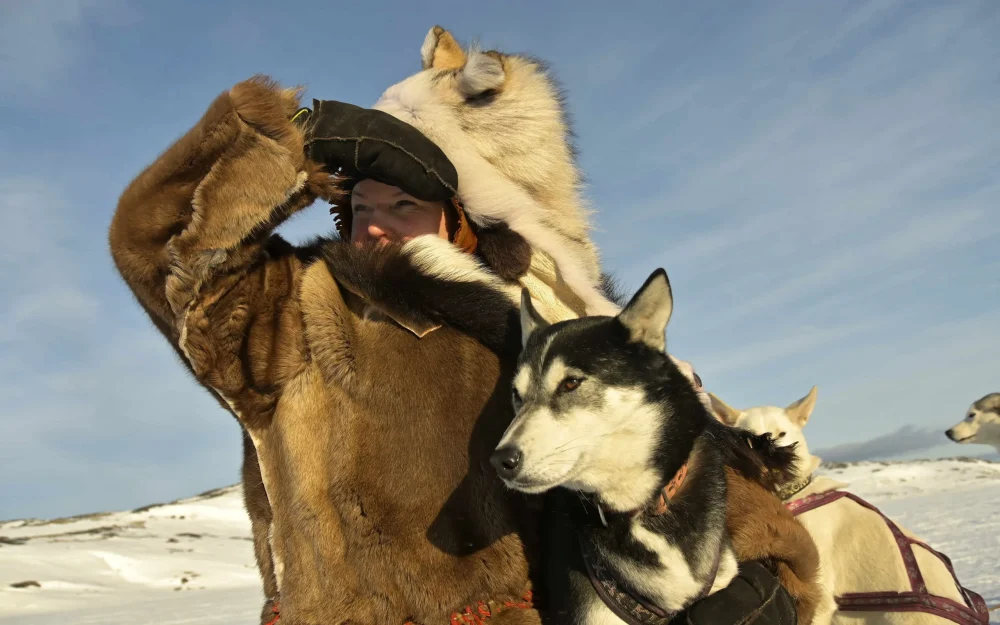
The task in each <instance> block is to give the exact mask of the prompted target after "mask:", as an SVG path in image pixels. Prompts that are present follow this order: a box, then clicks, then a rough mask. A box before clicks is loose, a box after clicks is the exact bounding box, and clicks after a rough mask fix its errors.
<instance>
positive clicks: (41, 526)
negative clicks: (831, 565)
mask: <svg viewBox="0 0 1000 625" xmlns="http://www.w3.org/2000/svg"><path fill="white" fill-rule="evenodd" d="M822 472H824V473H826V474H828V475H830V476H831V477H834V478H836V479H839V480H841V481H845V482H850V483H851V490H853V491H854V492H855V493H857V494H859V495H861V496H862V497H864V498H866V499H868V500H869V501H871V502H872V503H875V504H877V505H878V506H879V507H880V508H881V509H882V510H883V511H884V512H885V513H886V514H888V515H889V516H891V517H893V518H894V519H896V520H897V521H898V522H899V523H901V524H902V525H904V526H905V527H907V528H909V529H911V530H913V531H914V532H916V533H918V534H920V535H921V536H923V537H924V538H925V540H926V541H927V542H929V543H930V544H931V546H933V547H935V548H937V549H940V550H941V551H943V552H944V553H946V554H948V555H949V556H950V557H951V559H952V561H953V563H954V565H955V568H956V570H957V572H958V575H959V579H961V580H962V583H963V584H964V585H965V586H967V587H969V588H971V589H973V590H975V591H976V592H978V593H980V594H981V595H983V597H984V598H985V599H986V601H987V604H989V605H990V606H993V605H995V604H998V603H1000V463H993V462H986V461H982V460H933V461H913V462H902V463H876V462H865V463H858V464H850V465H842V466H831V467H825V468H824V469H823V471H822ZM261 600H262V596H261V591H260V583H259V581H258V578H257V570H256V567H255V565H254V560H253V549H252V543H251V542H250V524H249V522H248V521H247V518H246V513H245V512H244V510H243V504H242V500H241V497H240V491H239V489H238V488H236V487H229V488H224V489H220V490H217V491H212V492H210V493H206V494H203V495H199V496H197V497H192V498H191V499H186V500H183V501H178V502H175V503H172V504H167V505H162V506H153V507H150V508H147V509H144V510H143V509H140V510H137V511H132V512H113V513H105V514H94V515H86V516H81V517H74V518H70V519H58V520H53V521H34V520H28V521H9V522H5V523H0V625H7V624H14V623H16V624H17V625H67V624H74V625H97V624H100V625H145V624H150V625H153V624H155V625H180V624H191V625H194V624H197V625H248V624H252V623H256V622H257V617H258V614H259V610H260V605H261ZM993 615H994V616H993V622H995V623H1000V611H995V612H993Z"/></svg>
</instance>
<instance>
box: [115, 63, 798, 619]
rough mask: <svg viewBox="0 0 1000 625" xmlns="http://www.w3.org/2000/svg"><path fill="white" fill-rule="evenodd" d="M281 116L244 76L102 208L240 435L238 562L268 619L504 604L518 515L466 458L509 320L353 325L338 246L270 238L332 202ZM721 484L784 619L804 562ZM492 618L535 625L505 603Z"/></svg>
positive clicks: (486, 423)
mask: <svg viewBox="0 0 1000 625" xmlns="http://www.w3.org/2000/svg"><path fill="white" fill-rule="evenodd" d="M297 106H298V94H297V93H296V92H295V91H291V90H284V89H281V88H279V87H278V86H277V85H276V84H274V83H273V82H271V81H269V80H267V79H264V78H254V79H251V80H249V81H246V82H243V83H240V84H238V85H236V86H235V87H233V88H232V89H231V90H229V91H228V92H226V93H223V94H221V95H220V96H219V97H218V98H217V99H216V100H215V102H213V103H212V105H211V106H210V107H209V109H208V111H207V112H206V113H205V115H204V116H203V117H202V119H201V120H200V121H199V122H198V124H196V125H195V126H194V127H193V128H192V129H191V130H190V131H188V132H187V133H186V134H185V135H184V136H183V137H181V138H180V139H179V140H178V141H177V142H175V143H174V145H172V146H171V147H170V148H169V149H167V150H166V151H165V152H164V153H163V154H161V155H160V156H159V158H158V159H157V160H156V161H155V162H154V163H153V164H151V165H150V166H149V167H147V168H146V169H145V170H144V171H143V172H142V173H141V174H140V175H139V176H138V177H137V178H136V179H135V180H134V181H133V182H132V183H131V184H130V185H129V187H128V188H127V189H126V190H125V192H124V193H123V194H122V196H121V199H120V201H119V205H118V209H117V211H116V214H115V216H114V219H113V221H112V224H111V229H110V233H109V240H110V245H111V253H112V256H113V258H114V261H115V264H116V266H117V268H118V270H119V271H120V273H121V275H122V277H123V278H124V279H125V281H126V283H127V284H128V285H129V287H130V288H131V289H132V291H133V293H134V294H135V296H136V298H137V299H138V301H139V303H140V304H141V305H142V307H143V308H144V309H145V310H146V312H147V313H148V314H149V316H150V317H151V319H152V320H153V322H154V324H155V325H156V327H157V328H158V329H159V330H160V331H161V332H162V333H163V334H164V336H165V337H166V338H167V339H168V340H169V341H170V343H171V345H173V346H174V348H175V349H176V350H177V352H178V354H179V355H180V356H181V357H182V359H183V362H184V363H185V364H186V365H187V367H188V368H189V370H190V371H191V372H192V373H193V375H194V377H195V378H196V379H197V380H198V382H199V383H201V385H203V386H204V387H205V388H207V389H208V390H209V391H210V392H211V393H212V394H213V395H214V396H215V397H216V398H217V399H218V400H219V402H220V404H222V405H224V406H225V407H226V408H227V409H228V410H229V411H230V412H231V413H232V414H233V415H234V416H236V418H237V419H239V421H240V423H241V425H242V426H243V427H244V429H245V432H246V437H245V438H246V439H247V444H246V445H245V451H246V453H245V462H244V492H245V497H246V502H247V508H248V511H249V512H250V515H251V520H252V526H253V531H254V542H255V553H256V555H257V558H258V563H259V565H260V568H261V572H262V575H263V579H264V589H265V593H266V594H267V595H268V597H274V596H275V595H276V594H277V593H278V592H279V591H280V594H281V614H282V624H283V625H305V624H310V625H311V624H320V623H324V624H326V623H346V622H350V623H378V624H385V623H389V624H391V623H403V622H404V621H406V620H412V621H415V622H417V623H421V624H424V625H431V624H433V623H444V622H447V621H448V616H449V614H450V613H451V612H453V611H455V610H456V609H459V608H461V607H462V606H465V605H469V604H474V603H475V602H477V601H499V602H503V601H513V602H517V601H519V600H520V598H521V597H522V595H523V593H524V592H525V591H526V590H528V589H530V587H531V582H530V571H531V569H532V565H533V564H534V562H533V561H532V555H533V554H535V553H538V550H537V549H536V548H535V547H534V545H533V543H532V541H533V540H534V537H535V536H537V533H536V531H535V527H534V525H533V524H534V523H535V521H536V519H537V518H538V514H537V511H536V510H534V509H532V507H531V503H532V502H531V500H527V499H525V498H523V497H521V496H519V495H515V494H514V493H511V492H509V491H507V490H506V489H504V488H503V486H502V485H501V483H500V481H499V480H498V479H497V477H496V476H495V474H494V472H493V471H492V470H491V469H490V467H489V466H488V464H487V462H486V461H487V458H488V455H489V452H490V451H491V450H492V447H493V445H494V444H495V443H496V441H497V440H499V438H500V435H501V433H502V432H503V430H504V428H505V427H506V425H507V424H508V423H509V421H510V419H511V417H512V414H511V407H510V402H509V393H508V389H509V384H510V374H511V369H512V367H513V359H512V358H511V357H510V356H509V353H507V352H505V351H504V345H507V344H509V340H508V339H509V338H510V337H509V335H508V332H512V331H514V328H515V327H516V318H515V319H513V320H511V319H510V318H509V317H504V316H503V315H499V316H498V314H497V313H496V312H494V313H493V317H491V319H492V320H491V321H488V324H492V327H493V328H494V329H495V330H496V332H495V333H494V334H493V335H491V337H489V338H488V339H487V340H477V339H476V338H473V336H474V335H475V334H476V333H475V332H472V331H471V329H469V328H463V327H461V326H460V325H459V326H458V327H456V325H449V324H445V323H442V320H443V319H444V318H445V317H446V315H443V314H441V315H431V316H430V318H417V317H414V316H413V315H411V314H410V313H409V312H405V311H404V313H402V314H396V316H395V317H394V318H395V319H396V321H398V322H400V323H390V322H386V321H381V320H379V319H378V318H370V317H368V316H365V315H363V314H362V311H363V306H364V302H365V301H368V302H370V301H372V300H373V299H378V297H377V296H378V294H377V293H374V292H372V291H371V288H372V285H371V284H369V285H366V284H364V283H357V282H351V281H349V280H348V281H345V280H344V279H343V278H342V276H340V275H339V274H337V273H336V272H331V269H330V268H331V266H332V265H335V263H334V260H335V259H334V258H333V256H336V254H334V255H333V256H331V254H330V250H346V249H347V246H341V247H339V248H338V247H336V245H338V244H336V243H332V244H327V245H326V248H325V249H324V248H323V246H320V245H317V246H313V247H308V248H296V247H293V246H291V245H289V244H287V243H286V242H284V241H283V240H281V239H280V238H279V237H277V236H276V235H273V234H272V231H273V229H274V228H275V227H276V226H278V225H279V224H280V223H282V222H283V221H284V220H285V219H286V218H288V217H289V216H290V215H292V214H294V213H295V212H297V211H299V210H302V209H303V208H305V207H307V206H308V205H309V204H311V203H312V202H313V201H314V200H315V199H316V198H324V199H328V200H334V199H336V197H335V195H336V193H337V191H336V189H337V186H336V184H335V183H336V181H335V180H333V179H332V178H331V177H330V176H329V175H328V174H326V173H325V172H324V171H323V170H322V168H321V167H320V166H318V165H317V164H315V163H312V162H309V161H308V160H306V159H305V157H304V156H303V150H302V140H303V137H302V134H301V131H300V130H299V129H298V128H296V127H295V126H294V125H293V124H291V123H290V122H289V121H288V120H289V118H290V117H291V116H292V114H293V113H294V111H295V110H296V108H297ZM320 260H322V261H325V262H318V261H320ZM464 301H469V300H464ZM410 312H412V311H410ZM479 312H482V309H480V310H479ZM390 316H392V315H390ZM487 317H488V316H487ZM407 328H409V329H407ZM428 328H438V329H437V330H436V331H434V332H430V333H429V334H425V332H426V330H427V329H428ZM418 334H421V335H423V337H422V338H418V336H417V335H418ZM428 372H436V373H438V375H433V376H428V375H427V373H428ZM731 490H732V493H733V494H732V495H731V497H730V498H731V500H732V501H733V502H735V505H733V504H732V503H731V511H730V516H731V517H732V519H733V523H734V525H733V526H732V528H731V530H732V531H733V533H734V538H735V539H736V543H737V550H738V552H739V555H740V556H741V558H744V559H761V558H765V559H766V558H771V559H773V560H775V561H783V562H786V563H787V567H788V568H789V569H790V570H793V571H794V572H795V573H796V577H797V578H798V579H799V580H801V581H802V583H803V589H800V590H799V591H797V590H796V587H795V585H794V580H792V584H791V585H789V583H790V582H789V580H791V578H790V577H787V575H786V576H783V577H782V580H783V581H784V582H785V583H786V586H789V590H791V591H792V594H793V595H794V596H796V597H797V598H799V599H800V605H802V604H801V601H802V600H803V598H805V597H807V596H808V594H809V593H808V587H809V584H810V583H811V579H810V578H809V573H808V571H809V563H808V561H809V559H810V558H812V557H814V555H813V552H814V549H815V548H814V547H812V552H811V551H810V546H811V542H808V543H801V542H800V541H799V539H800V537H799V534H798V529H799V528H798V526H797V524H796V525H790V526H789V525H785V524H784V520H781V519H783V515H782V512H784V509H783V508H781V510H780V511H779V510H778V508H773V509H772V507H770V506H769V504H768V503H767V502H765V501H764V500H763V499H762V496H761V495H760V493H758V492H756V491H755V490H754V489H753V488H749V487H748V488H747V489H744V490H741V489H739V488H731ZM741 493H742V494H741ZM765 494H767V493H765ZM768 495H769V494H768ZM770 497H772V498H773V495H771V496H770ZM741 501H742V502H744V503H743V507H740V502H741ZM775 501H777V500H776V499H775ZM747 502H750V503H747ZM779 508H780V502H779ZM762 510H766V511H767V513H766V515H762V513H761V511H762ZM772 519H774V520H772ZM793 523H794V521H793ZM761 532H765V534H761ZM767 532H772V533H774V532H777V534H778V535H781V536H791V537H793V538H791V539H790V540H787V541H784V542H782V540H777V539H775V537H774V536H773V535H771V534H767ZM765 535H767V536H770V540H769V541H767V542H762V538H763V537H764V536H765ZM806 538H807V540H808V537H806ZM799 565H801V566H799ZM778 568H779V572H780V571H781V565H779V567H778ZM800 609H801V607H800ZM264 612H265V614H267V613H268V612H269V608H268V606H267V605H265V609H264ZM496 622H507V623H514V622H516V623H537V622H539V617H538V614H537V612H535V611H534V610H510V611H507V612H504V613H502V614H501V615H500V617H499V618H498V619H497V621H496ZM800 622H807V621H802V619H800Z"/></svg>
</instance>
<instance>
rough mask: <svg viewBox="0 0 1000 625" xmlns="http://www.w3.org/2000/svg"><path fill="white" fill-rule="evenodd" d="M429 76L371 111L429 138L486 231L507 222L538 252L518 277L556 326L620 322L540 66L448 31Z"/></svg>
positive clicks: (564, 125) (435, 45)
mask: <svg viewBox="0 0 1000 625" xmlns="http://www.w3.org/2000/svg"><path fill="white" fill-rule="evenodd" d="M421 61H422V66H423V69H422V71H420V72H418V73H416V74H414V75H412V76H410V77H408V78H406V79H405V80H403V81H401V82H399V83H397V84H395V85H393V86H391V87H389V88H388V89H387V90H386V91H385V92H384V93H383V94H382V96H381V97H380V98H379V100H378V102H376V104H375V105H374V107H373V108H375V109H377V110H381V111H384V112H386V113H388V114H390V115H392V116H394V117H396V118H397V119H400V120H401V121H404V122H406V123H408V124H410V125H412V126H414V127H416V128H417V129H419V130H420V131H421V132H422V133H424V134H425V135H426V136H427V137H428V138H429V139H430V140H431V141H433V142H435V143H436V144H437V145H438V146H440V148H441V149H442V150H443V151H444V153H445V154H446V155H447V157H448V159H449V160H450V161H451V162H452V163H453V164H454V166H455V168H456V170H457V171H458V182H459V187H458V194H459V196H460V198H461V200H462V203H463V205H464V207H465V211H466V214H467V216H468V218H469V219H470V220H471V221H472V222H473V223H474V224H476V225H477V226H478V227H481V228H488V227H492V226H495V225H497V224H500V223H504V224H506V225H507V226H508V227H509V228H510V229H511V230H513V231H514V232H516V233H517V234H519V235H521V237H523V238H524V239H525V240H526V241H527V242H528V244H529V245H530V246H531V250H532V260H531V265H530V269H529V271H528V273H527V275H525V276H523V277H522V278H521V279H520V282H521V285H522V286H524V287H526V288H528V290H529V291H530V292H531V293H532V295H533V297H534V299H536V301H537V303H538V304H539V308H540V309H541V312H542V314H543V315H545V316H546V317H547V318H548V319H549V320H550V321H557V320H559V319H566V318H571V317H579V316H583V315H613V314H616V313H617V312H618V310H619V307H618V306H617V305H616V304H615V303H613V302H612V301H611V299H609V297H608V296H607V295H606V294H605V292H604V290H603V289H602V273H601V263H600V258H599V255H598V251H597V247H596V246H595V245H594V243H593V241H592V240H591V238H590V231H591V226H590V213H591V211H590V209H589V208H588V207H587V206H586V204H585V203H584V200H583V198H582V196H581V177H580V173H579V171H578V169H577V166H576V163H575V158H574V151H573V148H572V146H571V145H570V138H571V136H572V133H571V130H570V128H569V125H568V122H567V120H566V115H565V112H564V110H563V105H562V96H561V94H560V92H559V89H558V87H557V86H556V85H555V83H554V82H553V80H552V79H551V78H550V77H549V76H548V74H547V72H546V69H545V67H544V65H543V64H542V63H541V62H539V61H537V60H535V59H532V58H529V57H526V56H521V55H511V54H504V53H500V52H496V51H482V50H479V49H477V48H470V49H468V50H464V49H462V47H460V46H459V44H458V43H457V42H456V40H455V38H454V37H453V36H452V35H451V33H449V32H448V31H446V30H444V29H443V28H441V27H440V26H435V27H434V28H432V29H431V30H430V32H428V34H427V37H426V39H425V41H424V44H423V47H422V48H421Z"/></svg>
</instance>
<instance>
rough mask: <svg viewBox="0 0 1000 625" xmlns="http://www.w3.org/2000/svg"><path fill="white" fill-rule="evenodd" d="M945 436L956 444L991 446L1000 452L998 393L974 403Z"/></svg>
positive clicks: (999, 397) (999, 398) (999, 394)
mask: <svg viewBox="0 0 1000 625" xmlns="http://www.w3.org/2000/svg"><path fill="white" fill-rule="evenodd" d="M945 435H947V437H948V438H950V439H951V440H953V441H955V442H956V443H962V444H967V443H978V444H980V445H993V446H994V447H996V448H997V451H1000V393H990V394H989V395H985V396H983V397H981V398H980V399H979V400H978V401H976V402H974V403H973V404H972V405H971V406H969V412H968V413H967V414H966V415H965V418H964V419H962V420H961V421H960V422H959V423H958V424H957V425H955V426H953V427H952V428H951V429H949V430H948V431H947V432H945Z"/></svg>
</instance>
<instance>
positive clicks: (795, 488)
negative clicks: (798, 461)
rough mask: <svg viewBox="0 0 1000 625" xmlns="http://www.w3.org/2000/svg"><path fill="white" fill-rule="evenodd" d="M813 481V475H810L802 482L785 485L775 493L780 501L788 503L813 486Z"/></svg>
mask: <svg viewBox="0 0 1000 625" xmlns="http://www.w3.org/2000/svg"><path fill="white" fill-rule="evenodd" d="M812 481H813V476H812V474H809V475H807V476H805V477H804V478H802V479H800V480H797V481H795V482H791V483H789V484H785V485H784V486H782V487H781V488H779V489H778V490H777V491H775V494H776V495H777V496H778V499H780V500H782V501H786V500H788V499H791V498H792V497H794V496H795V495H798V494H799V493H800V492H802V491H803V490H805V488H806V487H807V486H809V485H810V484H812Z"/></svg>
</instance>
